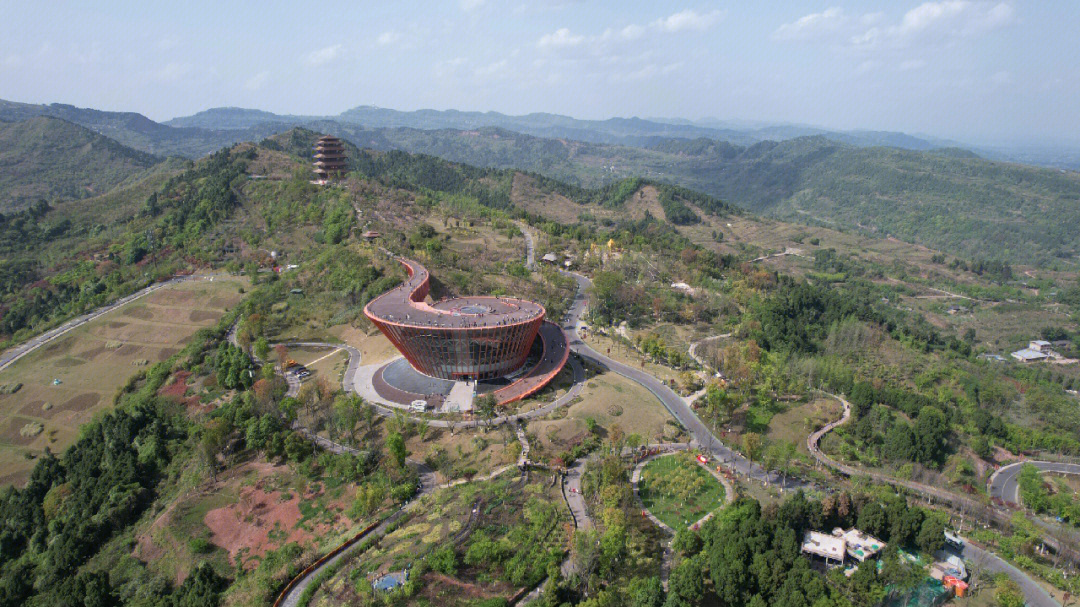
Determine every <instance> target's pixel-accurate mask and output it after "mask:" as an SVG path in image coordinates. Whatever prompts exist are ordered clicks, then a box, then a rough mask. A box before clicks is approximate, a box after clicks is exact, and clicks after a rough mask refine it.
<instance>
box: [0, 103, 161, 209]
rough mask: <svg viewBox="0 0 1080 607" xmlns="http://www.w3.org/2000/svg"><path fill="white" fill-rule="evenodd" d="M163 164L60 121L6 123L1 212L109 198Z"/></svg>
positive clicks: (0, 147)
mask: <svg viewBox="0 0 1080 607" xmlns="http://www.w3.org/2000/svg"><path fill="white" fill-rule="evenodd" d="M162 160H163V159H161V158H158V157H156V156H153V155H151V154H147V153H145V152H140V151H137V150H133V149H131V148H128V147H125V146H123V145H120V144H119V143H117V142H116V141H113V140H112V139H109V138H108V137H102V136H101V135H98V134H97V133H94V132H92V131H90V130H88V129H85V128H83V127H81V126H78V125H76V124H71V123H70V122H66V121H64V120H60V119H57V118H48V117H37V118H31V119H29V120H25V121H22V122H0V212H3V213H8V212H11V211H15V210H20V209H22V208H26V207H28V206H30V204H32V203H33V202H34V201H36V200H38V199H45V200H48V201H53V200H73V199H79V198H89V197H91V196H96V195H99V194H103V193H105V192H107V191H109V190H111V189H113V188H114V187H116V186H117V185H119V184H121V183H123V182H125V181H126V180H128V179H131V178H133V177H135V176H138V175H140V174H142V173H143V172H144V171H146V170H147V169H149V168H150V167H152V166H154V165H156V164H158V163H159V162H162Z"/></svg>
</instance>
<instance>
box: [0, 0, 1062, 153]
mask: <svg viewBox="0 0 1080 607" xmlns="http://www.w3.org/2000/svg"><path fill="white" fill-rule="evenodd" d="M90 4H91V3H77V2H71V3H63V2H51V1H48V0H42V1H39V2H25V1H23V0H20V1H12V0H0V99H6V100H11V101H22V102H32V103H53V102H59V103H69V104H73V105H77V106H80V107H93V108H96V109H104V110H123V111H135V112H140V113H142V114H145V115H147V116H149V117H150V118H153V119H155V120H167V119H169V118H172V117H176V116H184V115H189V114H192V113H195V112H197V111H200V110H203V109H207V108H211V107H219V106H239V107H249V108H258V109H263V110H268V111H272V112H277V113H292V114H309V115H311V114H313V115H332V114H337V113H339V112H342V111H344V110H346V109H349V108H352V107H355V106H358V105H376V106H380V107H387V108H394V109H400V110H414V109H422V108H433V109H460V110H480V111H489V110H493V111H499V112H503V113H507V114H524V113H529V112H552V113H558V114H566V115H570V116H574V117H576V118H593V119H603V118H609V117H613V116H624V117H629V116H640V117H674V118H687V119H702V118H715V119H720V120H740V121H754V122H765V123H794V124H808V125H817V126H824V127H828V128H835V129H845V130H848V129H875V130H896V131H904V132H908V133H913V134H924V135H931V136H937V137H943V138H951V139H956V140H960V141H965V142H973V143H1001V142H1013V143H1016V142H1039V141H1055V142H1078V141H1080V112H1078V111H1077V108H1078V107H1080V101H1078V100H1080V41H1078V39H1077V32H1078V31H1080V2H1075V1H1056V0H1046V1H1031V2H1014V1H997V0H990V1H986V2H983V1H977V0H972V1H967V0H942V1H940V2H925V3H923V2H902V1H891V2H884V1H882V2H835V1H834V2H820V3H819V2H808V1H802V2H783V1H769V2H695V1H693V0H687V1H686V2H685V3H679V2H678V0H677V1H676V2H675V3H658V2H633V1H621V2H587V1H580V2H578V1H559V0H546V1H545V0H532V1H529V2H522V1H520V0H506V1H499V0H444V1H440V2H409V1H395V2H370V3H369V2H342V3H337V2H329V1H327V2H315V1H308V2H303V3H285V2H273V1H266V2H241V1H230V2H201V1H189V2H169V3H164V2H138V3H135V2H130V3H128V2H96V3H94V4H97V5H98V6H95V7H89V5H90Z"/></svg>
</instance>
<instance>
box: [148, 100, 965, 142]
mask: <svg viewBox="0 0 1080 607" xmlns="http://www.w3.org/2000/svg"><path fill="white" fill-rule="evenodd" d="M317 121H334V122H340V123H343V124H350V125H361V126H364V127H367V128H398V127H403V128H413V129H422V130H437V129H456V130H471V129H479V128H485V127H495V128H502V129H507V130H510V131H515V132H518V133H525V134H527V135H535V136H537V137H549V138H559V139H573V140H576V141H586V142H590V143H611V144H623V145H634V146H641V145H650V144H653V143H656V142H657V141H658V140H662V139H698V138H703V137H704V138H708V139H716V140H719V141H727V142H729V143H735V144H740V145H750V144H753V143H757V142H759V141H779V140H784V139H794V138H796V137H806V136H811V135H822V136H825V137H828V138H830V139H835V140H836V141H840V142H843V143H849V144H851V145H858V146H871V145H884V146H891V147H901V148H906V149H912V150H930V149H934V148H938V147H947V146H948V147H960V144H958V143H955V142H946V141H940V140H930V139H923V138H919V137H914V136H911V135H907V134H905V133H894V132H886V131H829V130H826V129H820V128H815V127H808V126H797V125H779V126H777V125H769V126H762V127H752V128H738V127H736V126H734V125H733V126H722V125H721V124H719V123H717V122H716V121H707V122H704V123H702V122H692V121H686V120H672V119H644V118H609V119H607V120H580V119H577V118H571V117H569V116H561V115H559V114H547V113H535V114H526V115H523V116H510V115H507V114H501V113H499V112H463V111H458V110H416V111H412V112H402V111H398V110H392V109H386V108H379V107H375V106H359V107H355V108H353V109H351V110H347V111H345V112H342V113H341V114H339V115H337V116H293V115H278V114H273V113H271V112H265V111H262V110H249V109H243V108H213V109H209V110H205V111H202V112H199V113H197V114H195V115H193V116H185V117H182V118H174V119H172V120H169V121H167V122H166V123H165V124H167V125H169V126H174V127H181V128H199V129H250V128H253V127H258V126H263V125H268V124H288V125H306V124H310V123H313V122H317Z"/></svg>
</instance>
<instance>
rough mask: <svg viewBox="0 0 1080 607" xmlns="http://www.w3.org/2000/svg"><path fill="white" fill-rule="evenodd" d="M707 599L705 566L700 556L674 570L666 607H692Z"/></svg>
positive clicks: (680, 564) (669, 580) (670, 580)
mask: <svg viewBox="0 0 1080 607" xmlns="http://www.w3.org/2000/svg"><path fill="white" fill-rule="evenodd" d="M704 597H705V566H704V562H703V561H702V559H701V557H700V556H695V557H692V558H688V559H686V560H684V561H683V562H681V563H679V565H678V566H677V567H675V569H673V570H672V572H671V576H670V578H669V579H668V596H667V601H666V602H665V603H664V605H665V607H691V606H693V605H699V604H701V601H702V599H703V598H704Z"/></svg>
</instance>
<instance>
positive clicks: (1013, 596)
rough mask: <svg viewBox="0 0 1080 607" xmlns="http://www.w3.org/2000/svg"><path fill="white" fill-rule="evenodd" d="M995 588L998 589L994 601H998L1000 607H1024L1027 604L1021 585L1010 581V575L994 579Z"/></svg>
mask: <svg viewBox="0 0 1080 607" xmlns="http://www.w3.org/2000/svg"><path fill="white" fill-rule="evenodd" d="M994 586H996V587H997V590H995V591H994V600H996V601H997V604H998V607H1024V605H1025V604H1026V602H1025V601H1024V593H1023V592H1022V591H1021V590H1020V585H1019V584H1017V583H1016V582H1014V581H1012V580H1011V579H1009V576H1008V575H1006V574H1004V573H1001V574H998V575H997V576H996V577H995V578H994Z"/></svg>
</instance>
